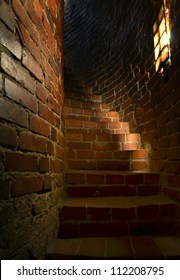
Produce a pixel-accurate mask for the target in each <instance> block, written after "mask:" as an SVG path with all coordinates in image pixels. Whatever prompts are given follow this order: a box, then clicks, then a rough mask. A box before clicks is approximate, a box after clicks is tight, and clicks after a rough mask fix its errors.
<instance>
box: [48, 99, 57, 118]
mask: <svg viewBox="0 0 180 280" xmlns="http://www.w3.org/2000/svg"><path fill="white" fill-rule="evenodd" d="M47 101H48V107H49V109H50V110H52V111H53V112H55V113H56V114H58V115H59V114H60V104H59V103H58V102H57V101H56V100H55V98H54V97H53V96H51V95H49V96H48V100H47Z"/></svg>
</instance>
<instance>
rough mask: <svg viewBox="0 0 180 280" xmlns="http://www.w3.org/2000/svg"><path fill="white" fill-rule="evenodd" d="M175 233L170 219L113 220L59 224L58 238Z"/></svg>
mask: <svg viewBox="0 0 180 280" xmlns="http://www.w3.org/2000/svg"><path fill="white" fill-rule="evenodd" d="M173 234H175V226H174V222H173V221H171V220H164V221H162V220H153V221H139V222H133V221H132V222H131V221H129V222H128V221H115V222H106V223H104V222H101V223H100V222H94V223H86V224H85V223H84V224H81V223H72V224H68V223H66V224H61V226H60V231H59V237H60V238H79V237H118V236H127V235H131V236H141V235H173Z"/></svg>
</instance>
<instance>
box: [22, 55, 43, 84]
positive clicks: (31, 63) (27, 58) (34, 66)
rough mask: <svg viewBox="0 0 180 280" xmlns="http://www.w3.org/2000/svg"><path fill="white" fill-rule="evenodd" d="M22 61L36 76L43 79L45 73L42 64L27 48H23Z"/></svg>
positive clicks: (40, 79)
mask: <svg viewBox="0 0 180 280" xmlns="http://www.w3.org/2000/svg"><path fill="white" fill-rule="evenodd" d="M22 63H23V65H24V66H25V67H26V68H27V69H28V70H29V71H30V72H31V73H32V74H33V75H34V76H35V78H37V79H38V80H39V81H40V82H42V81H43V73H42V70H41V67H40V65H39V64H38V63H37V62H36V61H35V59H34V58H33V57H32V56H31V54H30V53H29V52H28V51H27V50H23V57H22Z"/></svg>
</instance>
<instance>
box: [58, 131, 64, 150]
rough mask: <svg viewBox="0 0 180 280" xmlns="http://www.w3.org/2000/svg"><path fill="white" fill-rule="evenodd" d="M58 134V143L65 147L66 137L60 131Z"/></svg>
mask: <svg viewBox="0 0 180 280" xmlns="http://www.w3.org/2000/svg"><path fill="white" fill-rule="evenodd" d="M57 133H58V135H57V142H58V144H59V145H60V146H61V147H64V145H65V140H64V135H63V134H62V133H61V132H60V131H58V132H57Z"/></svg>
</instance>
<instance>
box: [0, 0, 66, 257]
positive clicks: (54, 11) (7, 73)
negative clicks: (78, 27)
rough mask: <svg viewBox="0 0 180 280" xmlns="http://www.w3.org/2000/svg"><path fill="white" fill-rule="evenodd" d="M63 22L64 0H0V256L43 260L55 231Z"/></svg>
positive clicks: (61, 152)
mask: <svg viewBox="0 0 180 280" xmlns="http://www.w3.org/2000/svg"><path fill="white" fill-rule="evenodd" d="M10 3H11V4H10ZM62 19H63V1H59V0H53V1H52V0H48V1H45V0H41V1H39V0H12V1H0V34H1V36H0V172H1V173H0V205H1V206H2V207H1V215H0V216H1V218H0V219H1V220H2V225H1V227H0V236H1V246H2V247H3V250H1V252H2V253H1V254H2V255H1V258H25V259H28V258H39V257H42V256H43V253H44V249H45V244H46V245H47V244H48V242H49V241H50V240H51V239H52V238H53V237H54V236H55V234H56V230H57V228H58V213H57V212H58V209H57V206H58V204H59V198H60V193H61V185H62V177H63V176H62V172H63V164H64V159H63V157H64V135H63V131H64V128H63V122H62V118H61V113H62V107H63V99H64V96H63V78H62V77H63V75H62V67H63V55H62ZM12 232H13V235H12Z"/></svg>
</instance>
